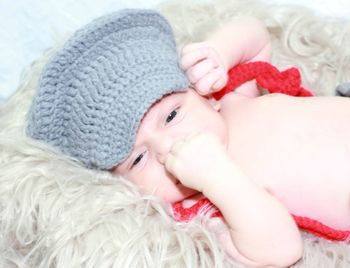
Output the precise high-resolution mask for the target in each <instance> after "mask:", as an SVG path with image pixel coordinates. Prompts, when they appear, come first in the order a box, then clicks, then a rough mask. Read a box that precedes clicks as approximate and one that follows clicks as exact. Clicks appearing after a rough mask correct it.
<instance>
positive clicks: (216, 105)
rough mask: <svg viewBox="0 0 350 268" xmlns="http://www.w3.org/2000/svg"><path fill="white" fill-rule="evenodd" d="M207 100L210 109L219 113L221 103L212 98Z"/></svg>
mask: <svg viewBox="0 0 350 268" xmlns="http://www.w3.org/2000/svg"><path fill="white" fill-rule="evenodd" d="M207 100H208V103H209V104H210V105H211V107H213V108H214V110H216V111H220V109H221V102H220V101H218V100H216V99H215V98H214V97H212V96H211V97H208V98H207Z"/></svg>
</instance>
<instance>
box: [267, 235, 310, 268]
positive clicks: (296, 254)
mask: <svg viewBox="0 0 350 268" xmlns="http://www.w3.org/2000/svg"><path fill="white" fill-rule="evenodd" d="M286 243H287V244H286V245H282V246H281V250H280V252H278V254H277V255H276V256H275V257H274V260H273V261H272V262H271V263H270V264H268V265H266V267H290V266H292V265H293V264H295V263H296V262H298V261H299V260H300V259H301V258H302V256H303V243H302V241H301V239H300V241H293V242H292V241H290V242H286Z"/></svg>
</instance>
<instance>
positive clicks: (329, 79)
mask: <svg viewBox="0 0 350 268" xmlns="http://www.w3.org/2000/svg"><path fill="white" fill-rule="evenodd" d="M160 9H161V11H162V12H163V14H165V15H166V16H167V17H168V18H169V20H170V22H171V23H172V25H173V27H174V30H175V33H176V36H177V41H178V44H179V48H181V46H182V45H183V44H185V43H188V42H191V41H196V40H201V39H202V38H203V37H204V36H205V35H206V34H207V33H208V31H209V30H210V29H213V28H214V27H217V26H218V25H220V24H222V23H223V22H224V21H227V20H228V19H230V18H232V17H237V16H241V15H246V14H249V15H255V16H257V17H259V18H260V19H262V20H263V21H264V22H265V23H266V25H267V26H268V28H269V30H270V32H271V35H272V38H273V46H274V48H273V51H274V57H273V62H274V64H276V65H277V66H279V67H281V68H284V67H287V66H289V65H296V66H298V67H300V68H301V70H302V72H303V75H304V77H303V78H304V82H305V83H304V85H305V86H306V87H307V88H309V89H311V90H313V92H314V93H316V94H317V95H333V94H334V88H335V86H336V85H337V84H338V83H340V82H343V81H350V73H349V72H348V70H349V69H350V25H349V22H344V21H340V20H338V19H331V18H318V17H315V16H314V15H313V14H312V13H311V12H309V11H308V10H305V9H302V8H296V7H286V6H282V7H276V6H269V7H266V6H265V5H263V4H261V3H259V2H255V1H252V0H245V1H243V0H230V1H226V0H213V1H210V2H208V3H206V4H200V3H196V2H195V1H186V0H173V1H172V2H168V3H166V4H164V5H163V6H161V7H160ZM58 46H59V45H57V47H58ZM50 55H52V51H51V52H49V53H47V54H46V55H45V56H44V57H43V58H42V59H40V60H38V61H36V62H35V63H34V64H33V65H32V66H31V67H30V68H29V71H28V73H27V75H26V77H25V79H24V80H23V81H22V85H21V86H20V88H19V89H18V91H17V92H16V93H15V94H14V95H13V96H12V97H11V98H10V100H9V101H8V102H7V103H5V105H4V106H2V107H1V110H0V170H1V172H0V267H45V268H46V267H240V265H239V264H236V263H235V262H233V261H231V260H230V259H229V258H228V257H227V256H226V255H225V254H224V252H223V251H222V250H221V248H220V245H219V244H218V243H217V242H216V240H215V237H214V236H213V235H212V234H211V233H209V232H208V230H207V229H206V227H205V225H204V224H202V223H201V222H202V219H200V218H197V219H196V220H194V221H192V222H190V223H187V224H184V223H176V222H174V220H173V219H172V218H171V217H170V216H168V214H167V212H166V211H167V210H166V208H164V206H163V205H162V204H161V203H160V202H159V201H158V200H156V199H154V198H152V197H146V196H142V195H141V194H140V193H139V192H138V189H136V188H135V187H134V186H133V185H131V184H130V183H128V182H127V181H125V180H123V179H122V178H117V177H112V176H111V175H110V174H108V173H106V172H101V171H91V170H87V169H85V168H83V167H82V166H80V165H79V164H78V163H77V162H76V161H74V159H70V158H67V157H65V156H63V155H61V154H59V153H57V152H55V151H54V150H53V149H52V148H50V147H49V146H46V145H43V144H40V143H38V142H35V141H32V140H29V139H27V138H26V137H25V135H24V124H25V117H26V113H27V111H28V109H29V105H30V103H31V99H32V96H33V95H34V92H35V89H36V85H37V80H38V77H39V74H40V71H41V69H42V67H43V65H44V64H45V62H46V61H47V59H48V58H49V57H50ZM303 236H304V243H305V251H304V258H303V260H302V261H300V262H299V263H297V264H296V265H295V267H327V268H329V267H349V266H350V246H349V244H345V243H332V242H328V241H325V240H322V239H319V238H315V237H313V236H311V235H308V234H303Z"/></svg>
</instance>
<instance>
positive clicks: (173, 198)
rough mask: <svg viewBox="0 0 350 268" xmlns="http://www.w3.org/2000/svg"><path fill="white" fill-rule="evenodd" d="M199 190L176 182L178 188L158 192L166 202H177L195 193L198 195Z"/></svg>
mask: <svg viewBox="0 0 350 268" xmlns="http://www.w3.org/2000/svg"><path fill="white" fill-rule="evenodd" d="M198 193H199V192H198V191H197V190H195V189H191V188H188V187H186V186H184V185H182V184H181V183H178V184H176V188H175V187H174V189H172V190H171V191H167V192H162V193H159V194H158V197H160V198H161V199H162V200H163V201H164V202H166V203H171V204H172V203H176V202H179V201H182V200H185V199H187V198H190V197H192V196H194V195H197V194H198Z"/></svg>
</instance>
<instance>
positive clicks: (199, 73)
mask: <svg viewBox="0 0 350 268" xmlns="http://www.w3.org/2000/svg"><path fill="white" fill-rule="evenodd" d="M180 65H181V68H182V69H183V70H184V71H185V72H186V75H187V77H188V79H189V80H190V82H191V83H192V84H193V86H194V88H195V89H196V91H197V92H198V93H199V94H200V95H208V94H211V93H213V92H215V91H219V90H220V89H222V88H223V87H224V86H225V85H226V83H227V71H228V70H227V67H226V66H225V63H224V61H223V59H221V57H220V55H219V54H218V52H217V51H216V50H215V49H214V47H212V46H211V45H210V44H209V43H208V42H200V43H192V44H189V45H187V46H185V47H184V48H183V49H182V55H181V61H180Z"/></svg>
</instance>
